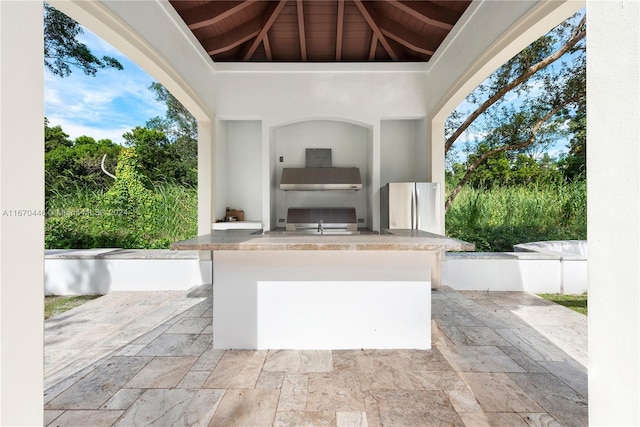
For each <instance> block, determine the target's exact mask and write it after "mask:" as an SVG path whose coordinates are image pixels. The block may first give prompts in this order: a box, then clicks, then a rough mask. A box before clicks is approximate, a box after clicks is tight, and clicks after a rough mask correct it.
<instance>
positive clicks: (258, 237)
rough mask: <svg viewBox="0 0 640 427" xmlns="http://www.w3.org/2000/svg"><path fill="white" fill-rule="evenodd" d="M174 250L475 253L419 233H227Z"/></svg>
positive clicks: (216, 233)
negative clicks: (319, 234)
mask: <svg viewBox="0 0 640 427" xmlns="http://www.w3.org/2000/svg"><path fill="white" fill-rule="evenodd" d="M171 249H174V250H200V251H220V250H223V251H234V250H236V251H238V250H244V251H278V250H281V251H284V250H289V251H291V250H311V251H322V250H327V251H357V250H377V251H402V250H405V251H473V250H475V245H473V244H472V243H467V242H463V241H462V240H457V239H453V238H450V237H445V236H440V235H437V234H432V233H427V232H424V231H415V230H383V232H382V233H373V232H370V233H362V234H353V235H323V236H317V235H298V234H293V233H286V232H278V231H275V232H269V231H267V232H264V233H263V232H262V230H225V231H214V232H212V233H210V234H205V235H202V236H198V237H195V238H193V239H189V240H183V241H180V242H176V243H172V244H171Z"/></svg>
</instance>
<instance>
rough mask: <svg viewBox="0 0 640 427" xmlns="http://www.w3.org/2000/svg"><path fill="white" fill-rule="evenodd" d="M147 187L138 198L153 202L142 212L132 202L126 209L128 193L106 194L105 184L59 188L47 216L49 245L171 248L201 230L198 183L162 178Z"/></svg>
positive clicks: (46, 231) (49, 246) (46, 232)
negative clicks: (181, 183)
mask: <svg viewBox="0 0 640 427" xmlns="http://www.w3.org/2000/svg"><path fill="white" fill-rule="evenodd" d="M134 187H135V186H134ZM139 190H141V189H139ZM114 191H115V190H114ZM147 191H148V192H149V193H146V194H145V195H144V196H143V197H141V198H142V199H143V202H142V203H139V204H142V205H143V206H145V205H144V199H145V198H146V197H149V196H150V197H151V199H152V201H153V203H152V204H151V205H150V206H149V205H146V207H145V208H146V209H147V210H146V211H143V212H134V211H133V209H132V208H131V207H130V206H126V209H124V210H123V209H122V207H123V206H124V205H123V204H119V203H120V202H121V201H122V200H123V199H124V197H122V196H121V195H120V194H115V195H113V196H107V194H106V192H104V191H102V190H97V189H87V188H83V187H74V188H68V189H65V191H64V192H56V193H54V194H53V195H52V196H51V199H50V201H49V205H50V207H49V209H48V216H47V218H46V221H45V247H46V248H47V249H90V248H126V249H167V248H168V247H169V245H170V244H171V243H173V242H176V241H178V240H184V239H189V238H191V237H194V236H196V232H197V216H198V211H197V206H198V194H197V191H196V190H195V189H194V188H185V187H182V186H178V185H174V184H162V185H158V186H153V187H152V188H151V189H148V190H147ZM122 192H128V189H127V188H124V189H122V190H121V193H122ZM125 197H128V196H125ZM114 199H115V200H114ZM114 206H120V208H116V207H114Z"/></svg>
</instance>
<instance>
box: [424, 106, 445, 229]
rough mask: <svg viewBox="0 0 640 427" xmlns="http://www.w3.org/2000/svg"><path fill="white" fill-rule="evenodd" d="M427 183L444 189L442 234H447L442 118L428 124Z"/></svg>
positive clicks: (441, 220) (441, 208)
mask: <svg viewBox="0 0 640 427" xmlns="http://www.w3.org/2000/svg"><path fill="white" fill-rule="evenodd" d="M427 138H428V140H427V156H428V159H427V162H428V163H427V181H428V182H439V183H440V185H441V189H442V199H441V200H440V203H441V205H440V214H441V218H440V224H441V230H440V234H443V235H444V234H445V223H444V216H445V215H444V214H445V212H444V201H445V198H446V197H447V191H446V187H445V183H444V156H445V152H444V120H443V119H441V118H435V119H433V118H432V119H429V121H428V122H427Z"/></svg>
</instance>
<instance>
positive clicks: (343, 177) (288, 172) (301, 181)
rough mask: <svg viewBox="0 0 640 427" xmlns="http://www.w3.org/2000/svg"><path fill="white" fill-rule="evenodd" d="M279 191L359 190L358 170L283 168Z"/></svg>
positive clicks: (360, 182) (359, 178) (360, 181)
mask: <svg viewBox="0 0 640 427" xmlns="http://www.w3.org/2000/svg"><path fill="white" fill-rule="evenodd" d="M280 189H281V190H361V189H362V178H361V177H360V169H358V168H284V169H282V178H281V179H280Z"/></svg>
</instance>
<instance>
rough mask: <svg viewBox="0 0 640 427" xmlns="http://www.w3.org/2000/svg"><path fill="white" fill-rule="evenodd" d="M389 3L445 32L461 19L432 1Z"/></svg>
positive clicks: (412, 0)
mask: <svg viewBox="0 0 640 427" xmlns="http://www.w3.org/2000/svg"><path fill="white" fill-rule="evenodd" d="M389 3H391V4H392V5H394V6H395V7H397V8H398V9H400V10H401V11H403V12H405V13H408V14H409V15H411V16H413V17H414V18H416V19H417V20H419V21H421V22H424V23H425V24H427V25H431V26H433V27H438V28H442V29H445V30H451V29H452V28H453V26H454V25H455V23H456V22H458V18H459V16H458V14H457V13H456V12H454V11H452V10H449V9H447V8H446V7H442V6H438V5H436V4H434V3H432V2H430V1H415V0H409V1H407V0H405V1H401V0H389Z"/></svg>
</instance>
